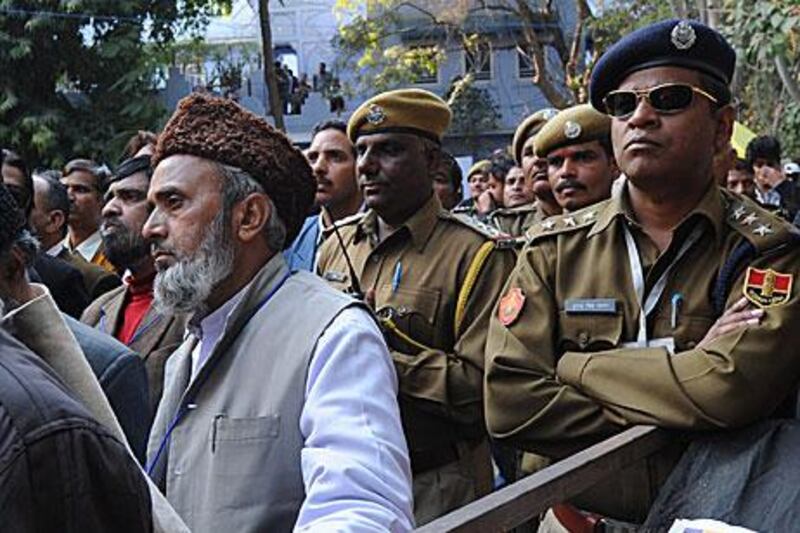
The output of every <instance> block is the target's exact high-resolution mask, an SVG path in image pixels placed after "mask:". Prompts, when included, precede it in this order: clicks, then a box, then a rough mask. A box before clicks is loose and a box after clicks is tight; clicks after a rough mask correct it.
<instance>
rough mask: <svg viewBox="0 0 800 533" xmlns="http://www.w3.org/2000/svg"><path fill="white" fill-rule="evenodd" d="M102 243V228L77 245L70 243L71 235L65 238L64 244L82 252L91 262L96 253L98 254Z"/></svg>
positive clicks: (73, 250) (74, 251) (68, 247)
mask: <svg viewBox="0 0 800 533" xmlns="http://www.w3.org/2000/svg"><path fill="white" fill-rule="evenodd" d="M101 244H103V238H102V237H101V236H100V230H98V231H95V232H94V233H92V234H91V235H89V237H87V238H86V239H85V240H84V241H83V242H81V243H80V244H79V245H77V246H75V247H73V246H72V245H71V244H70V242H69V235H67V237H66V238H65V239H64V246H66V247H67V250H69V251H70V252H73V253H78V254H80V255H81V257H83V258H84V259H86V260H87V261H88V262H90V263H91V262H92V259H94V256H95V254H97V250H98V249H99V248H100V245H101Z"/></svg>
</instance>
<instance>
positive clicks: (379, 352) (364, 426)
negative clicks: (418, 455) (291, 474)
mask: <svg viewBox="0 0 800 533" xmlns="http://www.w3.org/2000/svg"><path fill="white" fill-rule="evenodd" d="M300 431H301V433H302V434H303V437H304V439H305V444H304V447H303V450H302V454H301V458H302V463H301V468H302V472H303V483H304V485H305V491H306V499H305V501H304V502H303V506H302V507H301V509H300V514H299V516H298V520H297V524H296V526H295V530H296V531H304V532H305V531H325V532H329V531H350V532H361V531H364V532H366V531H370V532H372V531H393V532H395V531H410V530H411V529H412V528H413V524H414V518H413V511H412V490H411V467H410V462H409V458H408V448H407V446H406V441H405V437H404V435H403V428H402V425H401V422H400V412H399V407H398V404H397V375H396V374H395V370H394V365H393V364H392V360H391V357H390V356H389V352H388V350H387V348H386V344H385V342H384V340H383V335H382V334H381V332H380V330H379V329H378V327H377V325H376V324H375V322H374V321H373V320H372V319H371V318H370V317H369V316H368V315H367V313H366V311H364V310H363V309H359V308H349V309H346V310H344V311H343V312H342V313H341V314H340V315H339V316H337V317H336V319H334V321H333V322H332V323H331V325H330V326H329V327H328V329H327V330H326V331H325V333H324V334H323V335H322V337H320V340H319V342H318V344H317V347H316V349H315V352H314V354H313V356H312V358H311V363H310V367H309V371H308V381H307V383H306V401H305V405H304V407H303V411H302V413H301V415H300Z"/></svg>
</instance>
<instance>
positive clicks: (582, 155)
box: [536, 104, 619, 226]
mask: <svg viewBox="0 0 800 533" xmlns="http://www.w3.org/2000/svg"><path fill="white" fill-rule="evenodd" d="M536 155H537V156H538V157H541V158H543V159H545V160H546V161H547V176H548V180H549V182H550V188H551V190H552V191H553V195H554V196H555V199H556V202H558V205H560V206H561V208H562V209H563V210H564V212H565V213H571V212H573V211H577V210H578V209H582V208H584V207H586V206H588V205H592V204H595V203H597V202H600V201H601V200H605V199H607V198H608V197H610V196H611V185H612V183H614V180H615V179H616V178H617V176H619V169H618V168H617V164H616V162H615V161H614V153H613V150H612V148H611V119H610V118H609V117H608V115H606V114H604V113H600V112H599V111H596V110H595V109H594V108H593V107H592V106H591V105H589V104H581V105H577V106H573V107H570V108H568V109H565V110H563V111H561V112H560V113H559V114H558V115H556V116H555V117H554V118H553V119H552V120H550V121H549V122H548V123H547V124H545V125H544V127H543V128H542V129H541V131H540V132H539V133H538V135H537V136H536ZM552 224H555V222H553V223H552ZM549 225H550V223H548V224H547V226H549Z"/></svg>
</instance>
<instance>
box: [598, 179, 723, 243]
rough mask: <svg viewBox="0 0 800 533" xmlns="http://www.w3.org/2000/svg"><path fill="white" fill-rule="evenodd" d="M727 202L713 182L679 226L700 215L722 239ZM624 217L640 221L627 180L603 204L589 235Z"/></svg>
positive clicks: (635, 223)
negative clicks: (629, 195) (635, 212)
mask: <svg viewBox="0 0 800 533" xmlns="http://www.w3.org/2000/svg"><path fill="white" fill-rule="evenodd" d="M726 208H727V206H726V202H725V199H724V198H723V196H722V194H721V193H720V192H719V189H718V187H717V185H715V184H714V183H712V184H711V185H710V186H709V187H708V189H707V190H706V192H705V194H703V197H702V198H701V199H700V202H699V203H698V204H697V205H696V206H695V207H694V209H692V210H691V211H689V213H687V214H686V216H685V217H683V220H681V221H680V223H678V225H677V227H681V226H683V225H684V223H685V222H686V221H687V220H689V219H692V218H695V217H697V216H700V217H701V218H705V219H706V220H708V221H709V223H710V224H711V227H713V228H714V234H715V237H716V238H717V239H720V238H721V236H722V234H723V226H724V224H725V210H726ZM617 217H622V218H624V219H625V220H627V221H628V222H630V223H631V224H634V225H636V226H638V225H639V223H638V222H637V220H636V216H635V215H634V213H633V210H632V208H631V206H630V199H629V197H628V184H627V182H625V183H624V184H623V185H622V187H617V188H616V189H615V190H614V192H613V193H612V194H611V199H610V200H609V201H608V202H607V203H606V204H605V206H603V208H602V210H601V212H600V214H599V215H598V217H597V221H596V222H595V223H594V226H593V227H592V229H591V231H589V237H591V236H593V235H595V234H597V233H600V232H601V231H603V230H605V229H606V228H607V227H608V225H609V224H611V222H612V221H613V220H614V219H615V218H617Z"/></svg>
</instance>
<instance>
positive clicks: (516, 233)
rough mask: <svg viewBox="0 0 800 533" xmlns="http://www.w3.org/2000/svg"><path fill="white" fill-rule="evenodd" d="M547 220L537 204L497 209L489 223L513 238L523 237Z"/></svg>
mask: <svg viewBox="0 0 800 533" xmlns="http://www.w3.org/2000/svg"><path fill="white" fill-rule="evenodd" d="M545 218H546V216H545V214H544V212H543V211H542V210H541V209H539V207H538V205H537V204H536V203H532V204H525V205H520V206H517V207H504V208H502V209H496V210H494V211H493V212H492V214H491V215H489V223H490V224H491V225H493V226H494V227H496V228H497V229H498V230H499V231H501V232H503V233H505V234H506V235H509V236H511V237H522V236H524V235H525V232H526V231H528V229H529V228H530V227H531V226H533V225H534V224H536V223H537V222H541V221H543V220H544V219H545Z"/></svg>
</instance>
